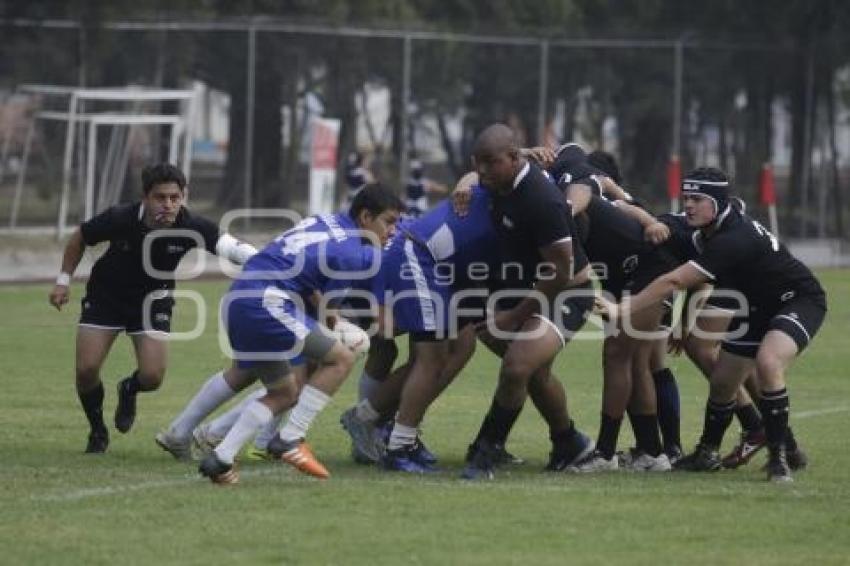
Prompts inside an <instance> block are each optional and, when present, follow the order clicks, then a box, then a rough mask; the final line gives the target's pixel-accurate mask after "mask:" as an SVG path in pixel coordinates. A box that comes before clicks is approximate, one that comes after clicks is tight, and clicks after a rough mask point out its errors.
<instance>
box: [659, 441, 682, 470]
mask: <svg viewBox="0 0 850 566" xmlns="http://www.w3.org/2000/svg"><path fill="white" fill-rule="evenodd" d="M664 453H665V454H667V459H668V460H670V464H671V465H673V466H675V465H676V462H678V461H679V460H681V459H682V458H684V457H685V453H684V452H682V447H681V446H679V445H678V444H671V445H670V446H665V447H664Z"/></svg>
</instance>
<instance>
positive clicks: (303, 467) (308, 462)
mask: <svg viewBox="0 0 850 566" xmlns="http://www.w3.org/2000/svg"><path fill="white" fill-rule="evenodd" d="M268 451H269V453H271V454H272V455H273V456H276V457H278V458H280V459H281V460H282V461H284V462H286V463H287V464H289V465H290V466H292V467H294V468H295V469H297V470H298V471H300V472H304V473H305V474H309V475H311V476H313V477H314V478H319V479H323V480H324V479H327V478H329V477H330V475H331V474H330V473H329V472H328V470H327V468H325V466H324V465H323V464H322V463H321V462H319V461H318V460H317V459H316V457H315V456H314V455H313V451H312V450H310V446H309V445H308V444H307V443H306V442H304V441H303V440H296V441H294V442H285V441H284V440H282V439H281V438H280V437H279V436H278V437H275V438H273V439H272V440H271V441H270V442H269V446H268Z"/></svg>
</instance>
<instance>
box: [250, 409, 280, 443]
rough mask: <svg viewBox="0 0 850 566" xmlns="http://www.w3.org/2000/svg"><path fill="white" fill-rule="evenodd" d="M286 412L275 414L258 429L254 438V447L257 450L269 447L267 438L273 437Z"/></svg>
mask: <svg viewBox="0 0 850 566" xmlns="http://www.w3.org/2000/svg"><path fill="white" fill-rule="evenodd" d="M285 414H286V413H281V414H279V415H275V416H274V418H272V420H270V421H269V422H267V423H266V425H265V426H264V427H263V428H261V429H260V432H258V433H257V436H256V438H254V447H255V448H257V449H258V450H265V449H267V448H268V447H269V440H271V439H272V438H274V437H275V435H276V434H277V431H278V429H279V428H280V421H281V420H283V416H284V415H285Z"/></svg>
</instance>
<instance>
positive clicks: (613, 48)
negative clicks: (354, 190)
mask: <svg viewBox="0 0 850 566" xmlns="http://www.w3.org/2000/svg"><path fill="white" fill-rule="evenodd" d="M797 56H800V54H799V53H797V52H796V51H794V50H793V49H791V48H788V47H785V46H775V45H706V44H700V43H696V42H693V41H688V39H687V38H681V39H675V40H658V41H656V40H634V39H617V40H574V39H569V38H536V37H516V36H482V35H463V34H449V33H436V32H422V31H408V30H388V29H366V28H349V27H324V26H316V25H302V24H290V23H286V22H275V21H266V20H250V21H244V20H239V21H232V22H226V21H218V22H187V21H184V22H168V23H153V22H109V23H106V24H104V25H103V26H102V27H100V28H97V29H90V28H86V27H81V26H79V25H78V24H77V23H75V22H70V21H48V22H26V21H16V22H6V24H5V27H4V41H3V42H2V45H0V61H3V63H2V64H0V135H2V140H3V142H4V151H3V159H2V161H1V162H0V226H2V227H5V226H9V225H10V224H12V225H14V226H15V227H16V228H26V227H32V226H50V227H53V226H56V225H57V223H56V219H57V215H58V214H59V209H60V207H61V193H62V191H61V189H62V183H63V181H62V176H63V157H64V156H65V154H66V152H67V147H66V145H67V144H66V141H67V139H66V138H67V127H68V124H67V122H61V121H46V120H41V121H38V122H37V124H36V127H32V128H31V127H30V125H31V124H32V123H33V117H34V116H35V114H36V113H37V112H43V111H46V110H52V111H55V112H62V111H63V109H62V108H63V105H66V104H67V101H63V100H61V99H57V98H50V97H49V96H44V95H43V94H38V93H33V92H26V90H25V89H22V88H21V86H22V85H26V84H39V85H54V86H64V87H77V88H81V87H86V88H101V87H111V88H115V87H121V88H126V87H128V86H136V87H140V88H146V89H178V90H189V91H192V92H193V93H194V97H193V109H192V112H191V116H189V117H188V118H187V123H186V129H187V132H188V140H189V141H188V143H190V149H191V155H192V159H191V183H190V186H191V193H190V194H191V199H192V206H193V207H194V208H197V209H199V210H201V211H202V212H204V213H207V214H210V215H211V216H218V215H220V214H221V213H223V211H225V210H227V209H230V208H237V207H281V206H285V207H292V208H294V209H296V210H300V211H302V212H303V210H304V208H305V202H306V199H307V185H308V166H309V164H308V162H309V152H308V144H309V128H308V125H309V121H310V118H311V117H314V116H327V117H333V118H337V119H339V120H340V124H341V129H340V138H339V151H338V162H339V164H340V165H339V172H338V173H339V174H338V175H337V185H338V195H339V196H340V199H341V198H342V195H343V193H344V182H343V178H344V175H343V169H344V164H345V161H346V156H347V155H348V154H350V153H351V152H355V151H356V152H359V153H361V154H363V155H364V156H365V157H366V162H367V165H368V167H369V168H370V169H371V170H372V172H373V173H374V175H375V176H376V177H377V178H379V179H381V180H383V181H386V182H389V183H391V184H394V185H397V186H399V187H401V185H402V184H403V181H404V179H405V175H406V172H407V168H408V164H409V162H410V160H412V159H417V160H418V161H421V162H422V163H423V164H424V168H425V174H426V176H428V177H429V178H431V179H434V180H436V181H439V182H441V183H444V184H451V183H452V182H453V180H454V179H456V178H457V177H458V176H459V175H460V174H461V173H462V172H464V171H465V170H466V169H467V168H468V156H469V150H470V146H471V143H472V141H473V139H474V137H475V134H476V133H477V132H478V131H479V130H480V129H481V128H482V127H483V126H485V125H486V124H488V123H490V122H493V121H504V122H506V123H508V124H510V125H511V126H513V127H514V128H516V130H517V131H518V132H519V133H520V135H521V136H522V138H523V140H524V142H525V143H526V144H529V145H535V144H541V143H549V144H551V143H558V142H563V141H579V142H580V143H582V144H584V145H586V146H587V147H589V148H594V149H603V150H606V151H609V152H611V153H613V154H614V155H615V156H617V158H618V160H619V162H620V166H621V170H622V172H623V177H624V184H625V186H626V187H627V188H629V189H630V190H631V192H633V193H634V194H636V195H639V196H640V197H641V199H642V200H644V201H645V202H647V203H649V204H650V205H652V206H653V207H654V209H655V210H656V211H660V210H661V209H664V208H666V207H667V206H668V200H667V199H668V192H667V189H668V187H667V173H668V168H669V166H670V160H671V157H674V156H675V157H677V158H678V159H679V160H680V161H681V167H682V169H683V170H687V169H688V168H690V167H692V166H696V165H714V166H719V167H722V168H724V169H725V170H727V171H728V172H729V173H730V174H731V175H732V176H733V178H734V179H735V180H736V188H737V191H738V192H739V194H740V196H741V197H743V198H744V199H745V200H746V201H747V202H748V203H749V204H750V211H752V213H753V214H754V215H755V216H758V217H761V216H764V212H763V210H762V209H761V207H760V206H759V178H760V175H759V173H760V171H761V170H762V167H763V164H764V163H766V162H767V163H770V164H771V165H772V167H773V172H774V174H775V178H776V187H777V190H778V201H779V209H780V219H781V225H782V233H783V236H809V237H811V236H819V237H842V236H844V234H845V228H844V224H845V223H846V222H845V221H844V216H845V214H846V212H847V211H846V204H845V202H844V199H843V198H842V192H841V186H842V184H843V178H842V173H843V167H844V166H845V165H846V157H842V156H846V155H847V150H850V147H844V145H842V144H847V143H850V134H848V125H847V111H846V109H845V108H844V107H843V106H842V105H841V104H840V97H839V99H838V104H837V106H835V107H834V108H833V109H832V111H831V115H827V113H826V112H825V111H823V109H822V108H820V107H819V106H818V105H817V104H814V103H813V102H811V101H808V102H806V99H805V96H812V93H811V90H812V88H814V85H810V86H811V87H812V88H809V89H808V90H807V89H806V88H805V85H803V88H802V92H803V95H804V97H803V100H802V103H803V104H802V108H801V107H800V100H797V99H792V97H789V96H788V95H787V94H786V93H785V91H783V90H782V89H780V88H779V82H780V81H783V80H789V79H788V77H787V76H785V75H787V72H788V71H787V69H788V61H789V58H792V57H797ZM733 70H734V72H733ZM765 76H768V77H769V76H773V77H774V80H772V81H767V82H765V81H764V77H765ZM830 87H831V88H837V85H830ZM807 93H808V94H807ZM181 104H182V103H181V102H180V101H175V100H168V101H153V102H152V101H148V102H139V101H124V102H121V103H116V104H114V105H113V106H110V107H107V106H106V105H102V106H98V105H96V104H93V103H92V104H90V105H89V106H88V107H87V108H85V109H84V111H85V112H89V113H98V112H113V113H122V114H123V113H130V114H147V115H160V116H165V115H183V114H185V112H184V111H185V108H184V107H182V106H181ZM806 104H808V106H806ZM64 111H65V112H67V108H65V110H64ZM801 128H802V129H803V130H805V131H806V132H809V134H808V138H807V139H808V141H807V142H806V144H805V145H804V146H803V153H804V154H805V155H806V156H810V157H811V159H803V161H802V165H799V164H798V165H796V167H795V162H794V160H795V159H800V157H799V156H797V155H795V154H794V152H793V151H792V147H793V143H792V142H793V140H792V138H793V135H795V134H794V132H795V131H797V132H799V131H801ZM84 130H86V128H85V127H81V128H80V132H78V133H77V134H76V135H78V136H84V135H85V131H84ZM91 139H92V140H93V141H91V140H89V142H90V143H93V144H95V145H96V146H97V152H96V154H97V156H98V157H97V158H96V163H95V171H96V173H97V175H98V176H99V177H98V178H99V179H101V180H109V181H112V182H113V184H116V183H120V187H113V188H112V191H113V192H114V195H117V197H115V198H120V199H124V200H126V199H130V198H132V197H133V196H134V195H137V194H138V193H139V190H140V181H139V172H140V170H141V167H142V166H143V165H144V164H146V163H148V162H150V161H153V160H158V159H168V158H169V157H170V156H171V155H173V151H174V150H173V149H172V147H171V145H172V144H173V143H174V140H173V139H172V136H171V133H170V130H169V127H168V126H167V125H164V124H133V125H126V126H125V127H124V129H123V130H121V132H120V133H119V134H116V133H115V131H114V129H110V128H103V129H102V131H101V133H100V134H98V135H97V136H95V137H94V138H91ZM116 139H118V140H119V142H120V144H121V145H119V146H118V147H117V148H116V146H115V144H116V143H119V142H116ZM122 140H123V141H122ZM845 140H846V142H845ZM84 141H85V140H82V141H80V143H79V144H75V148H78V147H80V148H82V147H85V143H83V142H84ZM27 147H29V153H28V155H27V156H26V161H27V162H26V163H24V157H25V153H26V152H25V149H26V148H27ZM74 152H75V153H74V155H73V158H72V159H71V162H72V163H71V168H72V174H71V175H70V181H69V183H70V186H69V206H68V211H67V222H68V225H69V226H73V224H74V223H75V222H78V221H79V220H81V219H82V218H83V217H84V216H85V214H86V207H85V199H86V196H85V177H86V169H85V167H86V166H87V165H88V163H87V161H86V151H85V150H84V149H75V150H74ZM110 152H111V153H110ZM798 153H799V152H798ZM119 155H120V156H122V157H123V159H118V157H116V156H119ZM110 156H112V157H110ZM110 160H111V161H110ZM122 164H123V169H124V170H123V171H118V170H119V169H122ZM24 167H25V175H24V176H23V180H22V181H20V179H21V175H20V173H21V171H22V170H23V168H24ZM110 168H111V169H110ZM105 170H108V171H112V173H113V174H112V175H111V176H107V175H106V173H104V171H105ZM801 171H802V172H803V174H801V173H800V172H801ZM16 192H18V193H19V195H18V197H17V200H18V202H17V204H16V205H15V206H16V207H17V211H16V213H15V215H14V218H13V214H12V210H13V208H15V206H13V205H14V204H15V199H16ZM96 202H98V203H100V202H103V203H106V202H108V199H101V200H97V201H96Z"/></svg>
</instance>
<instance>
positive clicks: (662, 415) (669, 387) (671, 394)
mask: <svg viewBox="0 0 850 566" xmlns="http://www.w3.org/2000/svg"><path fill="white" fill-rule="evenodd" d="M652 379H653V381H655V399H656V403H657V405H658V427H659V428H660V429H661V436H662V438H663V439H664V446H668V447H671V446H679V447H681V445H682V438H681V436H680V433H679V423H680V421H681V410H680V405H679V386H678V384H677V383H676V376H674V375H673V372H672V371H670V369H669V368H664V369H660V370H658V371H654V372H652Z"/></svg>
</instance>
